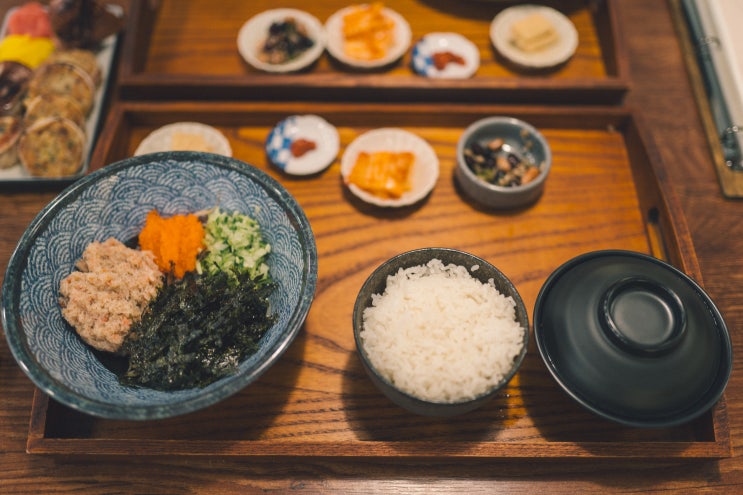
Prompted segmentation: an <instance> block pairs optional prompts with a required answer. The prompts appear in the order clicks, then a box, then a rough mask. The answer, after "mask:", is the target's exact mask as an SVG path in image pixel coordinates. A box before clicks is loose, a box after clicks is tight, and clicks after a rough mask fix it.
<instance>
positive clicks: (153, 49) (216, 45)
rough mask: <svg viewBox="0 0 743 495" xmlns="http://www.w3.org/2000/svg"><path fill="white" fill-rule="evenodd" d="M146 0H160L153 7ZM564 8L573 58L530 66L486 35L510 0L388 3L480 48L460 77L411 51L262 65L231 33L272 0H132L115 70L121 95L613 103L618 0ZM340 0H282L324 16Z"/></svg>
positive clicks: (622, 72)
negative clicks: (423, 69) (472, 66)
mask: <svg viewBox="0 0 743 495" xmlns="http://www.w3.org/2000/svg"><path fill="white" fill-rule="evenodd" d="M150 4H158V5H159V7H156V8H152V7H150ZM551 4H552V5H554V6H555V8H557V9H558V10H560V11H561V12H563V13H565V14H566V15H568V16H569V18H570V19H571V20H572V22H573V23H574V24H575V26H576V28H577V30H578V35H579V46H578V49H577V51H576V53H575V55H574V56H573V57H572V59H571V60H570V61H569V62H568V63H567V64H565V65H564V66H562V67H560V68H557V69H555V70H549V71H543V72H533V73H527V72H525V71H523V70H517V69H515V68H513V67H512V66H510V65H509V64H508V63H506V62H504V61H502V60H500V59H499V57H498V56H497V55H496V54H495V51H494V49H493V47H492V44H491V42H490V38H489V26H490V22H491V20H492V19H493V17H494V16H495V15H496V14H497V13H498V12H500V11H501V10H502V9H503V8H504V6H508V5H509V3H508V2H477V1H473V2H470V1H460V0H436V1H415V0H400V1H397V2H394V3H392V2H389V6H390V7H392V8H394V9H395V10H396V11H397V12H399V13H400V14H402V15H403V16H404V17H405V18H406V19H407V20H408V22H409V23H410V26H411V29H412V32H413V43H415V42H416V41H417V40H418V39H420V38H421V37H422V36H423V35H425V34H426V33H429V32H434V31H439V32H440V31H453V32H458V33H460V34H462V35H464V36H466V37H467V38H469V39H470V40H471V41H472V42H473V43H475V45H476V46H477V47H478V48H479V50H480V58H481V66H480V70H479V71H478V72H477V74H476V75H475V76H473V77H472V78H470V79H466V80H432V79H428V78H424V77H422V76H418V75H416V74H415V73H414V72H413V70H412V69H411V67H410V52H411V50H408V52H407V53H406V54H405V56H404V57H403V58H402V60H401V61H400V62H399V63H397V64H396V65H395V66H393V67H392V68H389V69H386V70H382V71H376V72H369V73H364V72H354V71H351V70H349V69H346V68H344V67H342V66H339V65H338V64H336V63H334V62H333V61H332V59H331V58H330V56H329V55H328V54H327V53H325V54H323V56H321V58H320V60H319V61H318V62H317V64H315V66H313V67H311V68H310V69H309V70H308V71H306V72H304V73H301V74H284V75H282V74H278V75H277V74H267V73H263V72H260V71H258V70H256V69H253V68H252V67H250V66H249V65H248V64H247V63H245V62H244V61H243V59H242V58H241V56H240V54H239V53H238V51H237V33H238V31H239V29H240V27H241V26H242V25H243V23H244V22H246V21H247V20H248V19H249V18H250V17H252V16H253V15H255V14H257V13H259V12H262V11H264V10H267V9H271V8H276V5H275V2H271V1H270V0H255V1H251V2H230V3H229V6H227V5H222V6H217V5H215V3H214V2H213V1H208V0H190V1H189V2H188V3H187V4H184V3H183V2H176V1H175V0H162V1H161V2H149V1H146V0H134V1H133V2H132V6H131V10H130V12H129V14H130V15H129V22H128V26H127V32H126V39H125V43H124V47H123V52H122V60H121V64H120V71H119V84H120V90H121V92H120V95H121V96H122V97H123V98H125V99H132V100H142V99H189V100H204V99H224V100H248V99H260V100H269V99H277V100H296V99H302V100H329V101H334V100H348V101H377V100H382V101H390V100H394V101H402V102H408V101H420V100H427V101H471V102H496V103H515V102H529V103H537V102H555V103H581V104H582V103H593V104H614V103H618V102H621V100H622V98H623V96H624V94H625V93H626V91H627V90H628V86H629V83H628V71H627V65H628V64H627V58H626V55H625V50H624V43H623V40H622V38H621V35H620V32H619V30H618V29H617V19H616V17H617V15H616V4H617V0H565V1H560V2H552V3H551ZM347 5H349V2H347V1H344V0H327V1H324V2H314V3H307V2H302V1H299V0H290V1H286V2H282V4H281V7H294V8H298V9H302V10H305V11H307V12H309V13H311V14H312V15H314V16H315V17H317V18H318V19H319V20H320V21H321V22H325V20H326V19H327V18H328V17H330V15H332V14H333V13H334V12H335V11H337V10H338V9H340V8H342V7H345V6H347Z"/></svg>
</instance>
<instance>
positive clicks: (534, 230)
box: [27, 0, 731, 460]
mask: <svg viewBox="0 0 743 495" xmlns="http://www.w3.org/2000/svg"><path fill="white" fill-rule="evenodd" d="M159 3H160V4H161V6H160V8H159V10H158V11H156V12H152V11H150V10H149V9H148V7H147V6H148V5H149V4H150V2H146V1H139V2H133V4H132V9H131V10H130V16H131V17H130V22H129V25H128V28H127V33H126V39H125V45H124V51H123V53H122V59H121V65H120V71H119V80H118V82H119V89H120V96H121V99H120V101H118V102H115V103H114V104H113V105H112V108H111V110H110V113H109V115H108V117H107V120H106V123H105V126H104V129H103V131H102V132H101V134H100V138H99V140H98V144H97V146H96V149H95V151H94V154H93V156H92V158H91V169H96V168H100V167H104V166H106V165H108V164H111V163H113V162H116V161H118V160H121V159H124V158H127V157H129V156H131V155H132V154H133V153H134V151H135V150H136V148H137V146H138V145H139V143H140V142H141V141H142V140H143V139H144V138H145V137H146V136H147V135H148V134H149V133H150V132H151V131H153V130H154V129H156V128H158V127H160V126H162V125H165V124H169V123H173V122H179V121H197V122H202V123H205V124H209V125H212V126H214V127H216V128H217V129H219V130H220V131H221V132H222V133H223V134H224V135H225V136H226V137H227V139H228V140H229V142H230V146H231V148H232V151H233V156H234V157H236V158H238V159H240V160H243V161H245V162H247V163H249V164H251V165H252V166H255V167H257V168H259V169H260V170H263V171H264V172H266V173H268V174H270V175H271V176H273V177H274V178H276V179H277V180H279V181H280V182H281V183H282V184H283V185H284V186H285V187H286V188H287V189H288V190H289V192H290V193H292V195H293V196H294V197H295V198H296V199H297V201H298V202H299V204H300V205H301V206H302V208H303V209H304V210H305V212H306V214H307V217H308V219H309V221H310V223H311V225H312V228H313V231H314V234H315V237H316V240H317V247H318V255H319V273H318V285H317V291H316V297H315V300H314V302H313V305H312V308H311V310H310V313H309V315H308V317H307V320H306V322H305V324H304V327H303V329H302V331H301V333H300V335H299V336H298V338H297V339H296V340H295V342H294V343H293V344H292V346H291V347H290V348H289V350H288V351H287V353H286V354H285V355H284V356H283V357H282V358H281V360H280V361H279V362H278V363H277V364H276V365H275V366H274V367H272V368H271V369H270V370H269V371H268V372H267V373H266V374H265V375H263V376H262V377H261V378H260V379H259V380H258V381H257V382H256V383H254V384H252V385H251V386H249V387H248V388H246V389H245V390H243V391H241V392H240V393H238V394H237V395H235V396H233V397H231V398H229V399H228V400H226V401H223V402H221V403H219V404H217V405H214V406H212V407H210V408H208V409H205V410H203V411H200V412H196V413H193V414H189V415H186V416H182V417H177V418H172V419H167V420H160V421H148V422H124V421H114V420H105V419H100V418H96V417H91V416H87V415H84V414H81V413H78V412H76V411H73V410H71V409H69V408H67V407H65V406H63V405H61V404H59V403H57V402H55V401H54V400H53V399H50V398H48V397H46V396H45V395H44V394H42V393H41V392H39V391H37V392H36V394H35V396H34V401H33V406H32V417H31V425H30V430H29V437H28V443H27V449H28V452H30V453H38V454H65V455H67V454H116V455H118V454H125V455H160V454H165V455H207V456H211V455H214V456H283V457H287V456H288V457H310V456H326V457H345V458H351V459H352V458H357V457H380V458H398V457H407V458H410V457H414V458H436V459H441V460H446V459H449V458H458V459H464V458H560V459H565V458H625V459H627V458H629V459H637V458H664V459H672V458H721V457H728V456H730V455H731V443H730V435H729V427H728V421H727V413H726V409H725V399H724V398H723V399H722V400H721V401H720V402H719V403H718V404H717V405H716V406H715V407H713V408H712V409H711V410H710V411H708V412H707V413H706V414H704V415H703V416H701V417H699V418H698V419H697V420H695V421H693V422H691V423H689V424H685V425H681V426H678V427H673V428H664V429H638V428H629V427H623V426H620V425H618V424H614V423H610V422H607V421H605V420H602V419H600V418H599V417H598V416H595V415H593V414H591V413H589V412H587V411H585V410H583V409H582V408H581V407H580V406H578V405H577V404H576V403H575V402H574V401H573V400H572V399H571V398H570V397H568V396H567V395H566V394H565V393H564V392H563V391H562V390H561V389H560V388H559V387H558V386H557V384H556V383H555V382H554V380H553V379H552V378H551V376H550V374H549V373H548V371H547V369H546V367H545V366H544V364H543V362H542V361H541V358H540V356H539V353H538V352H537V349H536V346H535V345H534V341H533V339H531V343H530V346H529V349H528V354H527V357H526V359H525V361H524V364H523V366H522V368H521V369H520V371H519V373H518V374H517V375H516V376H515V377H514V379H513V380H512V381H511V382H510V383H509V385H508V387H507V388H506V389H505V390H504V391H503V393H502V394H500V395H499V396H498V397H496V398H495V399H494V400H493V401H492V402H491V403H489V404H488V405H486V406H484V407H483V408H481V409H479V410H477V411H475V412H473V413H470V414H468V415H467V416H466V417H461V418H451V419H432V418H424V417H418V416H414V415H411V414H409V413H407V412H405V411H404V410H402V409H400V408H398V407H397V406H395V405H393V404H392V403H391V402H389V401H388V400H387V399H386V398H385V397H384V396H383V395H382V394H381V393H380V392H379V391H378V390H377V389H376V388H375V387H374V386H373V385H372V383H371V382H370V381H369V380H368V379H367V377H366V376H365V374H364V371H363V369H362V367H361V363H360V362H359V360H358V357H357V355H356V351H355V347H354V340H353V333H352V328H351V313H352V309H353V303H354V299H355V296H356V293H357V292H358V290H359V289H360V287H361V285H362V283H363V282H364V280H365V279H366V277H368V275H369V274H370V273H371V272H372V271H373V270H374V269H375V268H376V267H377V266H378V265H379V264H381V263H382V262H383V261H385V260H386V259H388V258H390V257H392V256H394V255H396V254H398V253H400V252H403V251H406V250H409V249H414V248H418V247H424V246H444V247H452V248H457V249H462V250H465V251H468V252H471V253H473V254H476V255H478V256H480V257H483V258H485V259H487V260H488V261H490V262H492V263H493V264H495V265H496V266H497V267H499V269H501V271H503V272H504V273H505V274H506V275H507V276H508V277H509V278H510V279H511V280H512V281H513V282H514V284H515V285H516V287H517V289H518V290H519V291H520V293H521V295H522V296H523V299H524V301H525V304H526V306H527V309H528V311H529V313H530V315H531V312H532V310H533V307H534V303H535V300H536V297H537V294H538V292H539V289H540V287H541V286H542V284H543V283H544V281H545V280H546V278H547V277H548V275H549V274H550V273H551V272H552V271H553V270H554V269H556V268H557V267H558V266H559V265H560V264H562V263H563V262H565V261H567V260H568V259H570V258H572V257H574V256H577V255H579V254H583V253H586V252H589V251H593V250H599V249H627V250H634V251H640V252H644V253H649V254H652V255H654V256H656V257H658V258H661V259H664V260H666V261H668V262H670V263H672V264H673V265H675V266H677V267H679V268H680V269H682V270H683V271H685V272H686V273H688V274H689V275H690V276H691V277H692V278H695V279H696V280H698V281H700V282H701V274H700V271H699V266H698V264H697V260H696V257H695V253H694V248H693V245H692V243H691V240H690V236H689V232H688V230H687V226H686V223H685V220H684V217H683V212H682V210H681V208H680V205H679V204H678V202H677V200H676V197H675V195H674V193H673V191H672V190H671V189H670V187H669V186H670V185H669V183H668V180H667V175H668V173H667V171H666V169H665V168H664V166H663V164H662V163H661V162H660V160H659V154H658V152H657V150H655V148H654V146H653V143H652V142H650V141H648V139H647V136H648V134H647V132H646V131H645V129H644V126H643V124H642V122H641V121H640V120H639V119H638V117H637V116H636V115H634V114H633V113H632V112H631V111H629V110H627V109H625V108H623V107H622V106H621V105H615V103H618V102H619V101H620V100H621V98H622V96H623V94H624V93H625V92H626V90H627V89H628V81H627V79H626V70H625V66H626V62H625V58H624V55H623V53H622V50H621V46H622V43H621V40H620V39H619V37H618V36H617V33H618V31H617V29H616V17H615V12H614V9H615V5H616V1H588V0H587V1H569V2H559V3H554V4H553V5H555V6H558V7H559V8H560V9H561V10H563V11H564V12H568V13H569V16H570V18H571V20H572V21H573V22H574V23H575V25H576V26H577V28H578V30H579V33H580V39H581V42H580V46H579V48H578V51H577V52H576V57H575V59H574V60H573V61H571V62H570V63H568V64H567V65H566V66H564V67H562V68H561V69H559V70H557V71H554V72H549V73H540V74H524V73H519V72H515V71H513V70H512V69H509V68H507V67H505V66H504V65H501V64H500V63H499V61H498V60H497V59H496V58H495V57H494V55H493V53H492V51H491V50H492V49H491V48H490V46H489V41H488V39H487V26H488V24H489V21H490V19H492V17H493V15H494V14H495V13H497V12H498V11H499V10H500V9H502V8H503V6H502V5H501V2H461V1H451V2H449V1H436V2H412V1H400V2H395V5H394V8H395V9H396V10H398V11H399V12H401V13H403V14H405V15H406V16H407V17H409V20H410V23H411V26H412V28H413V31H414V38H415V37H420V36H421V35H423V34H425V33H426V32H429V31H441V30H444V28H446V29H447V30H457V31H460V32H463V34H466V35H467V36H468V37H470V39H472V40H473V41H475V42H476V44H477V45H478V46H479V47H480V49H481V52H482V53H481V55H482V57H481V58H482V66H481V70H480V72H479V73H478V74H477V75H476V76H475V77H473V78H472V79H468V80H459V81H448V82H441V81H432V80H427V79H424V78H421V77H420V76H416V75H414V74H413V73H412V72H411V70H410V68H409V66H408V65H407V62H408V61H409V59H408V60H405V59H404V60H403V62H402V63H401V64H400V65H398V66H395V67H393V68H391V69H388V70H387V71H383V72H378V73H372V74H369V73H363V74H361V73H353V72H345V71H343V70H342V69H340V68H339V67H337V66H335V65H333V64H332V63H331V62H330V61H329V60H327V56H326V57H325V58H322V59H321V60H320V61H319V62H318V63H317V65H316V66H315V67H313V68H312V69H311V70H310V71H309V72H306V73H302V74H292V75H273V74H262V73H258V72H256V71H254V70H252V69H250V68H248V67H247V66H246V65H245V64H244V63H242V61H241V60H240V58H239V55H238V53H237V49H236V47H235V45H234V40H235V37H236V33H237V30H238V29H239V27H240V25H241V24H242V22H244V20H245V19H247V18H248V17H250V16H251V15H253V14H255V13H258V12H260V11H261V10H264V9H266V8H271V7H272V6H271V5H269V3H268V2H260V1H257V2H230V3H229V5H230V7H231V8H234V9H238V10H239V12H233V13H232V15H230V16H226V15H225V14H224V12H223V11H221V9H213V8H212V5H211V4H210V3H209V2H206V1H197V0H192V1H190V2H189V3H188V4H187V7H188V8H186V7H184V4H183V3H182V2H175V1H174V0H171V1H168V0H164V1H162V2H159ZM285 3H286V5H282V6H290V7H291V6H293V7H298V8H304V9H305V10H306V9H308V8H309V7H307V6H304V3H303V2H285ZM345 5H346V4H344V3H342V2H334V1H330V0H328V1H325V2H322V5H313V7H312V8H313V9H316V12H313V14H315V15H316V16H317V17H318V18H320V19H325V18H327V17H328V16H329V15H330V14H331V13H332V12H334V11H335V10H337V9H338V8H340V7H343V6H345ZM412 13H416V15H415V16H413V15H412ZM228 17H229V19H228ZM199 29H201V30H203V33H202V34H199V31H198V30H199ZM182 40H191V41H194V40H196V41H198V43H197V45H196V46H188V43H185V44H184V43H183V41H182ZM406 57H407V55H406ZM208 58H211V59H213V61H214V63H212V64H205V63H204V62H203V61H204V60H205V59H208ZM199 61H201V62H200V63H199ZM196 64H199V67H205V68H206V72H199V73H194V71H193V69H192V67H194V66H196ZM299 100H301V101H299ZM323 100H324V101H323ZM292 101H293V102H292ZM473 101H476V102H478V104H472V103H471V102H473ZM497 101H503V102H507V103H508V105H505V104H499V103H494V102H497ZM522 101H528V102H529V105H526V104H518V102H522ZM556 103H560V104H565V103H574V104H575V105H560V106H557V105H555V104H556ZM586 103H594V104H595V103H601V105H585V104H586ZM295 114H299V115H301V114H315V115H319V116H321V117H323V118H324V119H326V120H327V121H328V122H330V123H331V124H333V125H334V126H336V128H337V129H338V131H339V135H340V148H341V149H340V153H339V156H340V154H342V153H343V150H344V149H345V147H346V146H348V144H349V143H350V142H351V141H352V140H353V139H354V138H355V137H356V136H358V135H360V134H361V133H363V132H365V131H367V130H370V129H374V128H379V127H400V128H403V129H406V130H409V131H412V132H414V133H416V134H418V135H419V136H421V137H422V138H424V139H425V140H427V141H428V142H429V143H430V144H431V145H432V146H433V148H434V149H435V151H436V153H437V155H438V157H439V160H440V165H441V173H440V176H439V179H438V181H437V183H436V185H435V187H434V190H433V192H432V193H431V195H430V196H429V197H427V198H426V199H425V200H424V201H423V202H421V203H419V204H416V205H414V206H411V207H406V208H402V209H380V208H376V207H372V206H370V205H367V204H365V203H362V202H360V201H359V200H357V199H356V198H355V197H354V196H353V195H351V194H350V193H349V192H348V191H347V190H346V188H345V186H344V185H343V183H342V181H341V178H340V166H339V162H338V160H336V161H335V162H334V163H333V164H331V166H330V167H329V168H328V169H326V170H324V171H323V172H321V173H318V174H316V175H312V176H308V177H292V176H288V175H285V174H283V173H282V172H281V171H280V170H279V169H277V168H276V167H274V166H273V165H272V164H270V163H269V161H268V160H267V158H266V153H265V148H264V144H265V140H266V137H267V136H268V134H269V132H270V130H271V129H272V127H273V126H274V125H275V124H276V123H278V122H279V121H280V120H282V119H284V118H285V117H287V116H289V115H295ZM493 115H509V116H514V117H518V118H521V119H523V120H526V121H527V122H530V123H531V124H533V125H534V126H536V127H537V128H539V129H540V131H542V133H543V134H544V135H545V137H546V138H547V139H548V141H549V143H550V145H551V147H552V153H553V167H552V171H551V173H550V176H549V179H548V182H547V186H546V189H545V192H544V194H543V196H542V197H541V198H540V199H539V201H538V202H537V203H536V204H534V205H532V206H529V207H526V208H522V209H518V210H513V211H501V212H496V211H488V210H485V209H482V208H480V207H478V206H477V205H475V204H473V203H471V202H470V201H468V200H467V199H466V198H465V197H464V196H463V195H462V194H461V191H460V190H459V189H458V187H457V185H456V182H455V181H454V178H453V170H454V167H455V151H456V144H457V140H458V139H459V136H460V135H461V133H462V132H463V130H464V129H465V128H466V127H467V126H468V125H469V124H471V123H472V122H474V121H475V120H478V119H480V118H484V117H488V116H493ZM194 425H198V427H197V428H194Z"/></svg>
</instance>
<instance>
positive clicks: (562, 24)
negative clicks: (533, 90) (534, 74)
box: [490, 5, 578, 69]
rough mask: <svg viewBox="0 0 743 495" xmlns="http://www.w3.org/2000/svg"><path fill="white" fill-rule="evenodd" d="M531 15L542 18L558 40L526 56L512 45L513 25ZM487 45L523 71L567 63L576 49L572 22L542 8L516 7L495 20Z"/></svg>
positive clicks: (562, 15)
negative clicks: (490, 45)
mask: <svg viewBox="0 0 743 495" xmlns="http://www.w3.org/2000/svg"><path fill="white" fill-rule="evenodd" d="M534 13H539V14H541V15H543V16H544V17H545V18H546V19H547V20H549V21H550V22H551V23H552V25H553V26H554V28H555V30H556V31H557V35H558V36H559V40H558V41H557V42H556V43H555V44H554V45H553V46H550V47H548V48H546V49H544V50H541V51H538V52H525V51H523V50H521V49H519V48H517V47H516V46H514V44H513V43H512V42H511V26H512V25H513V23H514V22H516V21H518V20H520V19H523V18H525V17H526V16H529V15H531V14H534ZM490 41H491V42H492V43H493V46H494V47H495V49H496V50H497V51H498V53H500V54H501V55H503V56H504V57H505V58H507V59H508V60H510V61H511V62H513V63H515V64H516V65H520V66H522V67H526V68H535V69H544V68H550V67H555V66H557V65H560V64H562V63H564V62H566V61H567V60H568V59H570V57H572V56H573V54H574V53H575V50H576V48H578V31H577V30H576V29H575V25H573V23H572V21H571V20H570V19H568V18H567V17H566V16H565V15H564V14H562V13H561V12H559V11H557V10H555V9H553V8H551V7H546V6H543V5H515V6H513V7H509V8H507V9H505V10H503V11H502V12H500V13H499V14H498V15H496V16H495V18H494V19H493V21H492V22H491V23H490Z"/></svg>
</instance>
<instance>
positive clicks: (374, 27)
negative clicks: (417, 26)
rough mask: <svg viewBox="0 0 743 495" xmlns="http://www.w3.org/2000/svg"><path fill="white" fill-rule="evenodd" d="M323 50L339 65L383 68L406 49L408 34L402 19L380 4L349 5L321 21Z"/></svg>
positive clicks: (408, 39) (410, 37) (405, 23)
mask: <svg viewBox="0 0 743 495" xmlns="http://www.w3.org/2000/svg"><path fill="white" fill-rule="evenodd" d="M325 33H326V35H327V50H328V52H329V53H330V55H331V56H332V57H333V58H335V59H336V60H338V61H339V62H341V63H343V64H345V65H348V66H351V67H355V68H360V69H375V68H379V67H385V66H387V65H390V64H392V63H394V62H396V61H397V60H399V59H400V58H401V57H402V56H403V55H404V54H405V52H406V51H407V50H408V48H409V47H410V42H411V39H412V32H411V30H410V24H408V21H406V20H405V18H404V17H403V16H401V15H400V14H398V13H397V12H395V11H394V10H392V9H389V8H387V7H385V6H384V4H382V3H381V2H373V3H368V4H359V5H351V6H349V7H345V8H343V9H341V10H339V11H337V12H336V13H335V14H333V15H332V16H330V17H329V18H328V20H327V21H326V22H325Z"/></svg>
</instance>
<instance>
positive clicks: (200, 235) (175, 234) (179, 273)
mask: <svg viewBox="0 0 743 495" xmlns="http://www.w3.org/2000/svg"><path fill="white" fill-rule="evenodd" d="M139 247H140V248H142V250H146V251H152V253H154V255H155V262H156V263H157V266H158V267H159V268H160V270H162V271H163V272H165V273H167V272H169V271H170V269H171V265H172V268H173V274H174V275H175V276H176V278H182V277H183V275H185V274H186V272H190V271H192V270H194V269H195V268H196V256H197V255H198V254H199V252H200V251H201V250H202V249H204V226H203V225H202V223H201V221H200V220H199V219H198V217H197V216H196V215H193V214H188V215H174V216H172V217H169V218H163V217H161V216H160V214H159V213H158V212H157V211H155V210H152V211H150V212H149V213H148V214H147V220H146V222H145V226H144V228H143V229H142V232H140V233H139Z"/></svg>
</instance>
